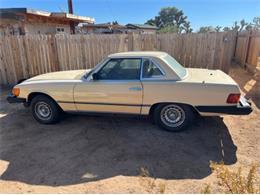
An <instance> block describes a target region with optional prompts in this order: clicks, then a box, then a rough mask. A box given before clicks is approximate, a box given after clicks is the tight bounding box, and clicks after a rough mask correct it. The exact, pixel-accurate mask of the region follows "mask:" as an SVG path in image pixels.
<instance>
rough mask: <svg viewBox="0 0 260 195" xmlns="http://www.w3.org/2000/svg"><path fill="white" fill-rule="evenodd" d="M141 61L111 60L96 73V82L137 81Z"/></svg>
mask: <svg viewBox="0 0 260 195" xmlns="http://www.w3.org/2000/svg"><path fill="white" fill-rule="evenodd" d="M140 67H141V59H135V58H134V59H131V58H129V59H111V60H109V61H108V62H107V63H106V64H105V65H104V66H103V67H102V68H101V70H100V71H99V72H98V80H139V77H140V76H139V75H140Z"/></svg>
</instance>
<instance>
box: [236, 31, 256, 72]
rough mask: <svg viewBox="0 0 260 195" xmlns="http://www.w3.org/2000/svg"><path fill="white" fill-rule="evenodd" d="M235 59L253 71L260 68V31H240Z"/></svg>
mask: <svg viewBox="0 0 260 195" xmlns="http://www.w3.org/2000/svg"><path fill="white" fill-rule="evenodd" d="M234 59H235V61H236V62H238V63H239V64H241V65H242V66H244V67H247V68H248V69H249V70H250V71H251V72H254V71H255V69H256V68H257V67H258V68H260V32H259V31H258V32H257V31H245V32H241V33H238V35H237V41H236V49H235V55H234Z"/></svg>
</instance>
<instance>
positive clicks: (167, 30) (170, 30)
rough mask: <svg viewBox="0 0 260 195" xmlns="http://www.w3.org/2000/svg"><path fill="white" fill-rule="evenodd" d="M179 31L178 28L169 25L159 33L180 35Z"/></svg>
mask: <svg viewBox="0 0 260 195" xmlns="http://www.w3.org/2000/svg"><path fill="white" fill-rule="evenodd" d="M178 32H179V29H178V28H177V26H173V25H168V26H165V27H163V28H160V29H159V30H158V33H178Z"/></svg>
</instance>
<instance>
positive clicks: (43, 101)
mask: <svg viewBox="0 0 260 195" xmlns="http://www.w3.org/2000/svg"><path fill="white" fill-rule="evenodd" d="M31 111H32V114H33V117H34V118H35V119H36V120H37V121H38V122H39V123H42V124H53V123H56V122H58V121H59V116H60V110H59V107H58V105H57V104H56V102H54V101H53V100H52V99H51V98H49V97H47V96H44V95H38V96H36V97H34V98H33V99H32V102H31Z"/></svg>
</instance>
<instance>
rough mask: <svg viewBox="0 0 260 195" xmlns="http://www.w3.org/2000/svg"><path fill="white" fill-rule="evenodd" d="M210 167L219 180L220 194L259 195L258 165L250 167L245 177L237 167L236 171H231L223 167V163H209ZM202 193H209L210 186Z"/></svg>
mask: <svg viewBox="0 0 260 195" xmlns="http://www.w3.org/2000/svg"><path fill="white" fill-rule="evenodd" d="M210 167H211V169H212V171H213V172H214V173H216V176H217V178H218V179H219V182H218V184H219V186H220V192H221V193H231V194H257V193H260V178H259V175H258V172H257V171H259V170H258V168H259V165H255V164H253V165H251V166H250V168H249V171H248V173H247V174H246V175H244V174H243V170H242V168H241V167H239V168H238V169H237V170H236V171H231V170H230V169H228V168H227V167H225V165H224V163H223V162H222V163H214V162H211V163H210ZM202 192H203V193H211V189H210V185H207V186H206V187H205V189H204V190H203V191H202Z"/></svg>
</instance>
